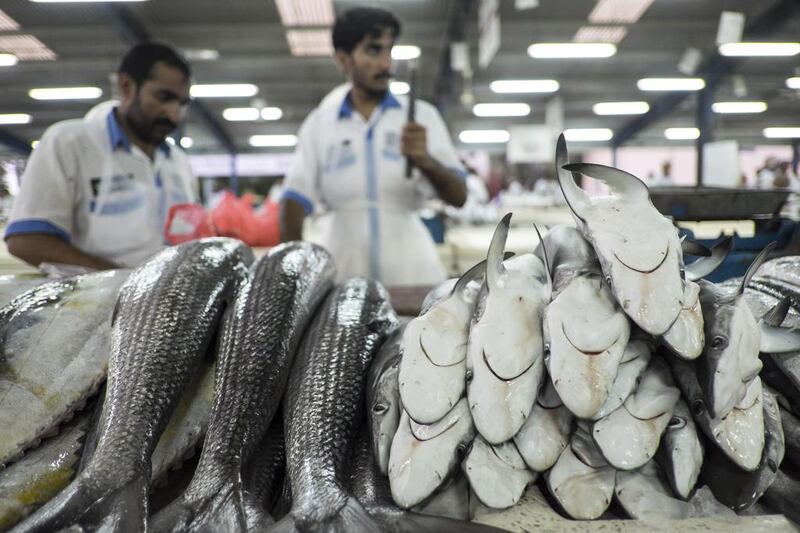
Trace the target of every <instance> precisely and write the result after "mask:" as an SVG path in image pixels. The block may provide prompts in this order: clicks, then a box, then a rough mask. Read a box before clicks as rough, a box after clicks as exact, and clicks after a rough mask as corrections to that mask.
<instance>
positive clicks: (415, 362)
mask: <svg viewBox="0 0 800 533" xmlns="http://www.w3.org/2000/svg"><path fill="white" fill-rule="evenodd" d="M485 268H486V264H485V262H482V263H479V264H477V265H476V266H474V267H473V268H471V269H469V270H468V271H467V272H466V273H465V274H464V275H463V276H462V277H461V278H460V279H459V280H458V282H457V283H456V284H455V286H454V287H453V290H452V292H451V293H450V294H449V295H447V296H445V297H443V298H441V299H440V300H438V301H436V302H435V303H433V304H432V305H431V306H430V308H429V309H428V310H427V311H426V312H425V313H424V314H422V315H420V316H418V317H416V318H414V319H412V320H411V321H410V322H409V323H408V325H407V326H406V328H405V331H404V332H403V338H402V341H401V345H400V351H401V353H402V358H401V360H400V373H399V378H398V379H399V381H400V397H401V398H402V401H403V408H404V409H405V410H406V412H407V413H408V416H410V417H411V418H412V419H413V420H415V421H417V422H419V423H420V424H432V423H434V422H436V421H437V420H439V419H441V418H442V417H443V416H444V415H446V414H447V412H448V411H450V410H451V409H452V408H453V406H454V405H455V404H456V402H458V400H459V398H461V396H463V395H464V389H465V386H466V385H465V381H464V376H465V374H466V359H467V339H468V336H469V324H470V320H471V318H472V315H473V313H474V311H475V304H476V302H477V298H478V292H479V289H480V286H479V285H478V284H476V283H472V282H473V281H474V280H478V279H481V278H483V273H484V271H485Z"/></svg>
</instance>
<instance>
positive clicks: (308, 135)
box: [281, 111, 319, 215]
mask: <svg viewBox="0 0 800 533" xmlns="http://www.w3.org/2000/svg"><path fill="white" fill-rule="evenodd" d="M317 113H318V111H314V112H312V113H311V114H310V115H309V116H308V117H307V118H306V120H305V121H304V122H303V125H302V126H300V131H299V132H298V134H297V146H296V147H295V150H294V154H293V155H292V162H291V164H290V166H289V171H288V172H287V173H286V179H285V180H284V186H285V190H284V192H283V195H282V196H281V199H288V200H294V201H296V202H297V203H299V204H300V205H302V206H303V210H304V211H305V213H306V215H309V214H311V213H313V212H314V207H315V204H316V203H317V199H318V192H317V178H318V176H319V162H318V160H317V151H316V149H315V147H316V145H317V143H316V142H315V133H316V132H315V126H314V125H315V124H316V122H317V120H316V117H317Z"/></svg>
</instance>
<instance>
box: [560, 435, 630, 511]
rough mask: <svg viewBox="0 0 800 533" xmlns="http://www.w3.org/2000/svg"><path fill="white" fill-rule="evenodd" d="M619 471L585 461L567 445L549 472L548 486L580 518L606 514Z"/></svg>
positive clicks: (566, 507)
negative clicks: (593, 465) (595, 465)
mask: <svg viewBox="0 0 800 533" xmlns="http://www.w3.org/2000/svg"><path fill="white" fill-rule="evenodd" d="M614 483H615V471H614V469H613V468H612V467H611V466H610V465H608V464H606V465H604V466H599V467H597V468H595V467H592V466H590V465H588V464H586V463H584V462H583V461H581V460H580V459H579V458H578V456H576V455H575V453H574V452H573V450H572V446H567V447H566V448H564V451H563V452H561V456H560V457H559V458H558V461H556V464H555V465H554V466H553V468H551V469H550V471H549V472H548V474H547V488H548V489H549V490H550V493H551V494H552V495H553V497H555V499H556V501H558V503H559V505H560V506H561V507H562V509H564V511H565V512H566V513H567V514H568V515H569V516H571V517H572V518H575V519H576V520H593V519H595V518H598V517H599V516H600V515H602V514H603V513H604V512H605V511H606V509H608V506H609V505H610V504H611V498H612V497H613V496H614Z"/></svg>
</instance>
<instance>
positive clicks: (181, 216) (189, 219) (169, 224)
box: [164, 204, 217, 244]
mask: <svg viewBox="0 0 800 533" xmlns="http://www.w3.org/2000/svg"><path fill="white" fill-rule="evenodd" d="M216 234H217V232H216V231H215V230H214V226H213V224H212V223H211V217H210V216H209V213H207V212H206V210H205V209H203V206H201V205H198V204H175V205H173V206H171V207H170V208H169V213H167V220H166V222H165V223H164V238H165V239H166V241H167V242H168V243H169V244H180V243H182V242H186V241H191V240H194V239H202V238H203V237H213V236H215V235H216Z"/></svg>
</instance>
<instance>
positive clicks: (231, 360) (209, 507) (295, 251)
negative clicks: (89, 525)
mask: <svg viewBox="0 0 800 533" xmlns="http://www.w3.org/2000/svg"><path fill="white" fill-rule="evenodd" d="M250 274H251V276H250V280H249V281H247V282H245V283H243V284H242V287H241V289H240V290H239V292H238V295H237V297H236V301H235V302H234V305H233V306H232V308H231V309H230V311H229V313H227V314H226V316H225V319H224V320H223V326H222V334H221V338H220V343H219V346H220V348H219V350H218V352H219V354H218V358H219V361H218V366H217V374H216V390H215V398H214V405H213V407H212V410H211V419H210V421H209V428H208V433H207V437H206V440H205V443H204V445H203V452H202V455H201V457H200V462H199V464H198V466H197V470H196V472H195V475H194V477H193V479H192V482H191V483H190V485H189V487H188V488H187V489H186V491H185V493H184V494H183V496H182V497H181V498H179V499H178V500H176V501H175V502H174V503H173V504H171V505H170V506H168V507H167V508H165V509H164V510H162V511H161V512H160V513H159V514H158V515H157V516H156V517H155V518H154V520H153V523H152V529H153V530H154V531H167V530H173V531H175V530H181V529H183V528H188V529H195V528H199V527H201V526H203V527H211V528H212V529H214V528H216V529H229V528H232V527H235V526H236V525H237V524H240V525H241V524H243V523H244V520H245V518H244V517H243V516H241V513H240V506H239V505H237V502H240V501H241V499H242V493H241V471H242V465H243V463H245V462H246V461H247V460H248V459H249V458H250V456H251V455H252V453H253V450H254V448H255V446H256V445H257V444H258V443H259V442H260V440H261V439H262V437H263V436H264V433H265V432H266V430H267V427H268V426H269V424H270V422H271V421H272V418H273V416H274V415H275V412H276V410H277V409H278V405H279V403H280V400H281V398H282V396H283V392H284V389H285V387H286V382H287V380H288V377H289V370H290V368H291V363H292V360H293V358H294V355H295V352H296V351H297V347H298V346H299V344H300V337H301V335H302V333H303V331H304V330H305V327H306V325H307V323H308V322H309V321H310V320H311V316H312V314H313V312H314V310H315V309H316V308H317V307H318V305H319V303H320V302H321V301H322V299H323V298H324V297H325V295H326V294H327V293H328V291H329V290H330V288H331V287H332V286H333V279H334V277H335V267H334V265H333V258H332V257H331V255H330V253H329V252H327V251H326V250H325V249H323V248H321V247H319V246H317V245H315V244H310V243H303V242H293V243H288V244H284V245H281V246H278V247H276V248H273V249H272V250H271V251H270V252H269V253H268V254H267V255H265V256H263V257H261V258H260V259H259V260H258V261H257V262H256V263H255V264H254V265H253V266H252V268H251V269H250ZM276 332H280V334H279V335H276ZM223 524H224V525H223Z"/></svg>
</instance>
